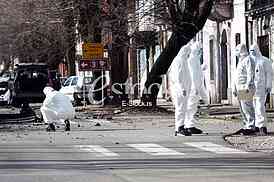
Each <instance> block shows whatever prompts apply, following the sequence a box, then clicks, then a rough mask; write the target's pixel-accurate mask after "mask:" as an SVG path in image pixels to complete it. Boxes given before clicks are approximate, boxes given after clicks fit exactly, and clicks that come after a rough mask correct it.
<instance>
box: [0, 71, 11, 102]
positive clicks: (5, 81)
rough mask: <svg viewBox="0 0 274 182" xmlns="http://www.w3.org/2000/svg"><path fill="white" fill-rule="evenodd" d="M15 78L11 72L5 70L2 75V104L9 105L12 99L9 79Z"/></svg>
mask: <svg viewBox="0 0 274 182" xmlns="http://www.w3.org/2000/svg"><path fill="white" fill-rule="evenodd" d="M11 80H13V74H12V73H11V72H5V73H3V74H2V76H1V77H0V105H7V104H9V101H10V90H9V81H11Z"/></svg>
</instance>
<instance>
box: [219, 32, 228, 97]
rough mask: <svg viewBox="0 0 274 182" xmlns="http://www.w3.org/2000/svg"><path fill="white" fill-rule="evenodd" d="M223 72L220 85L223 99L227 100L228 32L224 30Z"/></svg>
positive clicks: (222, 43) (222, 49) (222, 41)
mask: <svg viewBox="0 0 274 182" xmlns="http://www.w3.org/2000/svg"><path fill="white" fill-rule="evenodd" d="M220 63H221V65H220V66H221V73H220V78H219V79H220V86H221V93H220V96H221V99H222V100H227V99H228V97H227V89H228V67H227V33H226V31H225V30H224V31H223V32H222V39H221V62H220Z"/></svg>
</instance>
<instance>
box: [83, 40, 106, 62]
mask: <svg viewBox="0 0 274 182" xmlns="http://www.w3.org/2000/svg"><path fill="white" fill-rule="evenodd" d="M82 51H83V59H101V58H103V56H104V46H103V44H100V43H84V44H83V45H82Z"/></svg>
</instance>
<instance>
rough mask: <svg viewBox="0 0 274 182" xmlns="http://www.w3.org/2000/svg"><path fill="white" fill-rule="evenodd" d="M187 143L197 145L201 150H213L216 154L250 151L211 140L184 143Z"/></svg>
mask: <svg viewBox="0 0 274 182" xmlns="http://www.w3.org/2000/svg"><path fill="white" fill-rule="evenodd" d="M184 144H185V145H189V146H191V147H196V148H199V149H201V150H205V151H209V152H213V153H216V154H243V153H248V152H245V151H241V150H237V149H233V148H229V147H224V146H222V145H217V144H214V143H211V142H189V143H184Z"/></svg>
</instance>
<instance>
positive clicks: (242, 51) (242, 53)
mask: <svg viewBox="0 0 274 182" xmlns="http://www.w3.org/2000/svg"><path fill="white" fill-rule="evenodd" d="M235 55H236V56H237V57H240V58H242V57H246V56H247V55H248V52H247V48H246V45H245V44H239V45H237V46H236V49H235Z"/></svg>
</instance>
